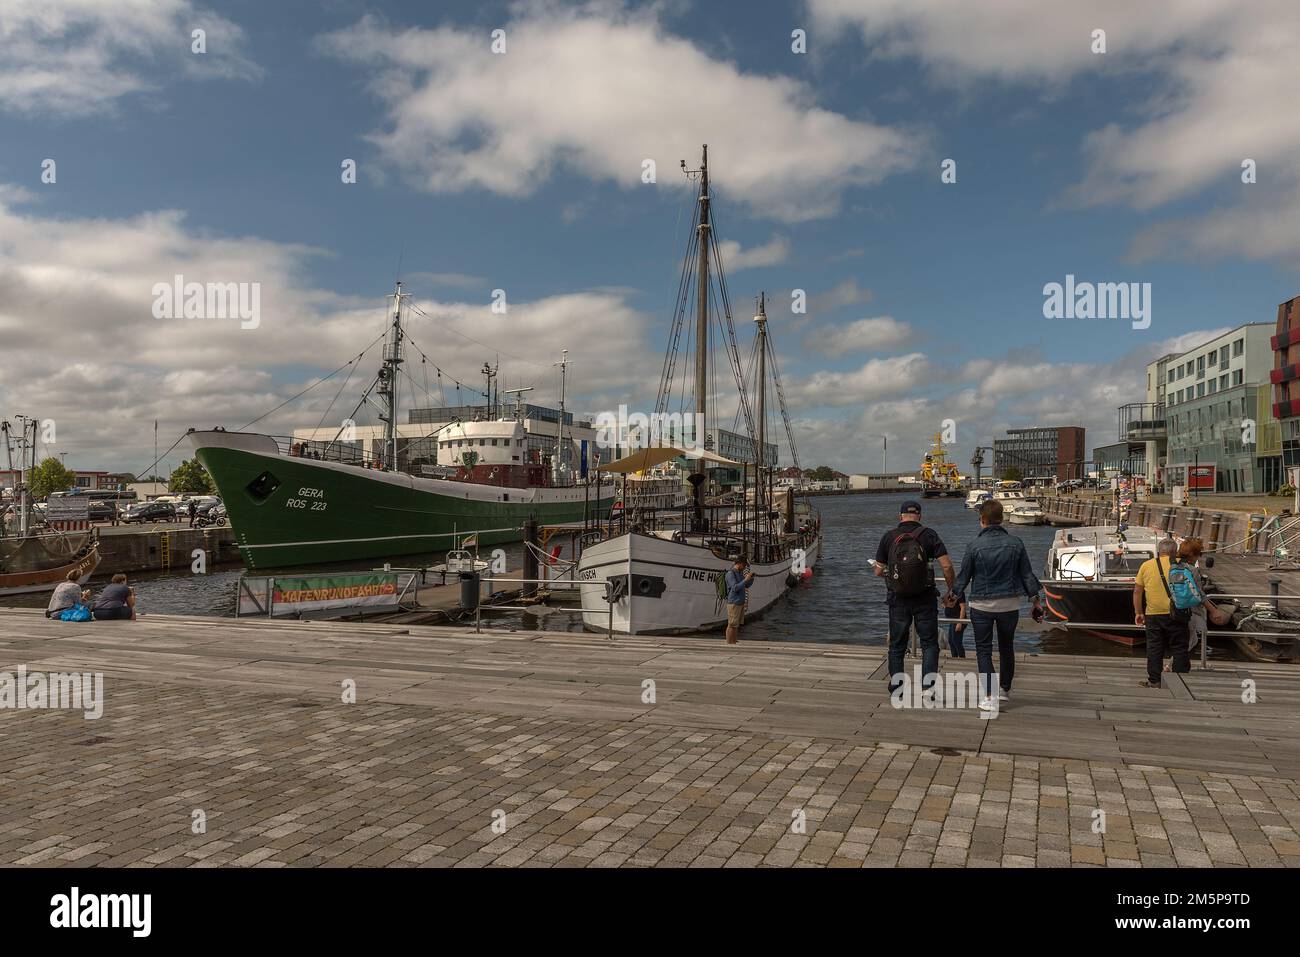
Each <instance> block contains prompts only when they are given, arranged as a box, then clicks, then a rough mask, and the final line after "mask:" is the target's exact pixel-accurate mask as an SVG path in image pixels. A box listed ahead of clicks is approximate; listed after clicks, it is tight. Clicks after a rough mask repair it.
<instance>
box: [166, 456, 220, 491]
mask: <svg viewBox="0 0 1300 957" xmlns="http://www.w3.org/2000/svg"><path fill="white" fill-rule="evenodd" d="M167 491H169V492H177V493H179V494H181V495H211V494H212V493H213V492H214V491H216V486H215V485H213V484H212V476H211V475H209V474H208V470H207V469H205V468H204V467H203V466H202V465H200V464H199V461H198V460H197V459H185V460H184V461H183V462H181V464H180V465H178V466H176V470H175V471H174V472H172V477H171V481H170V482H168V483H167Z"/></svg>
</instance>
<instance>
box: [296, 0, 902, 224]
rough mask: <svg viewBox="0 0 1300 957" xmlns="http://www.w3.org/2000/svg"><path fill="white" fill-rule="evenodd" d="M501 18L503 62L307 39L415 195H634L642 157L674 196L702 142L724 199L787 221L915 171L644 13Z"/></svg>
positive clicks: (543, 7) (428, 39) (893, 139)
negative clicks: (561, 184) (367, 106)
mask: <svg viewBox="0 0 1300 957" xmlns="http://www.w3.org/2000/svg"><path fill="white" fill-rule="evenodd" d="M513 11H514V12H513V15H512V18H511V19H510V20H509V21H508V22H506V23H505V24H504V25H503V26H502V29H503V30H504V31H505V43H506V48H505V52H504V53H493V51H492V49H491V38H490V36H489V34H488V33H487V32H486V31H483V30H479V29H459V28H456V27H451V26H444V27H439V28H436V29H414V28H413V29H399V28H396V27H392V26H389V25H387V24H385V23H383V22H381V21H380V20H378V19H375V18H373V17H367V18H365V19H363V20H361V21H360V22H359V23H357V24H355V25H354V26H352V27H350V28H347V29H344V30H340V31H337V32H334V33H330V34H327V35H325V36H323V37H321V38H320V40H319V45H320V48H321V49H322V50H324V51H326V52H327V53H328V54H329V55H332V56H336V57H339V58H342V59H345V60H348V61H351V62H354V63H356V64H358V65H359V66H360V67H362V68H363V69H365V70H366V71H368V72H369V75H370V89H371V90H372V91H373V93H374V95H375V96H376V97H377V98H378V99H379V100H380V101H381V102H382V103H383V105H384V107H385V109H386V111H387V124H386V127H385V128H384V129H383V130H381V131H379V132H376V133H375V134H373V136H372V139H373V141H374V142H375V143H376V144H377V145H378V147H379V148H380V150H381V151H382V153H383V154H384V156H385V157H386V158H387V159H388V160H390V161H391V162H393V163H395V164H396V165H397V166H399V167H401V168H402V169H404V170H405V171H406V172H407V173H408V174H409V175H410V177H411V178H412V180H413V181H414V182H415V183H417V184H418V185H419V186H420V187H422V188H424V189H427V190H429V191H431V192H459V191H463V190H470V189H482V190H490V191H492V192H496V193H500V194H504V195H508V196H525V195H528V194H531V193H533V192H534V191H535V190H537V188H538V187H539V186H540V185H541V184H542V183H543V182H545V181H546V180H547V179H549V178H550V177H551V176H552V175H553V174H554V173H555V172H556V171H557V169H559V168H565V169H568V170H574V171H577V172H578V173H581V174H583V175H585V176H588V177H591V178H594V179H599V180H607V181H612V182H615V183H618V184H620V185H622V186H625V187H627V188H631V189H644V188H647V187H646V186H645V185H644V184H643V183H642V179H641V177H642V171H643V162H644V161H645V160H647V159H650V160H654V161H655V163H656V165H657V181H658V184H659V186H665V185H667V186H669V187H677V188H680V185H681V184H682V183H684V177H682V176H681V174H680V173H679V172H678V168H677V167H678V161H679V160H681V159H685V160H687V163H688V165H689V166H691V167H694V166H696V165H697V164H698V160H699V156H700V144H702V143H708V144H709V149H710V166H711V169H712V171H713V174H714V182H715V183H716V184H717V185H718V187H719V188H720V189H721V190H722V191H723V192H724V193H726V194H728V195H732V196H735V197H739V198H740V201H742V202H744V203H745V204H746V205H747V206H748V207H749V208H750V210H751V211H752V212H754V213H756V214H758V215H763V216H768V217H774V218H777V219H782V220H787V221H799V220H807V219H812V218H816V217H822V216H827V215H831V214H833V213H834V212H836V211H837V210H838V208H839V206H840V199H841V196H842V194H843V193H844V191H845V190H846V189H848V188H850V187H854V186H869V185H872V184H875V183H879V182H880V181H882V180H883V179H885V178H886V177H888V176H890V175H891V174H894V173H897V172H899V171H901V170H903V169H906V168H908V167H909V166H910V165H911V164H913V163H914V162H915V158H916V156H917V153H918V148H919V144H918V142H917V139H916V138H915V137H914V136H913V135H912V134H910V133H908V132H905V131H900V130H897V129H892V128H889V127H887V126H883V125H881V124H878V123H873V122H870V121H869V120H866V119H861V118H850V117H847V116H844V115H842V114H839V113H836V112H834V111H832V110H828V109H826V108H824V107H821V106H819V105H818V104H817V102H816V98H815V96H814V95H813V92H812V90H811V88H810V87H809V86H808V85H806V84H805V83H803V82H802V81H799V80H796V79H792V78H789V77H784V76H781V75H779V74H775V73H772V72H765V73H751V72H746V71H744V70H742V69H741V68H740V67H739V66H737V65H736V64H734V63H730V62H725V61H722V60H717V59H714V58H712V57H710V56H709V55H708V54H707V53H706V52H705V51H703V50H702V49H701V48H700V47H698V46H697V45H695V44H694V43H692V42H691V41H689V40H686V39H684V38H682V37H679V36H675V35H673V34H671V33H669V32H668V31H667V30H666V29H665V28H664V26H663V25H662V23H661V22H660V21H659V19H658V7H657V6H656V5H650V6H648V7H645V8H641V9H638V10H632V9H629V8H625V7H623V6H621V5H619V4H615V3H592V4H587V5H583V6H581V7H579V8H575V9H566V8H562V7H560V6H559V5H555V4H549V3H540V2H537V3H523V4H518V5H516V6H515V7H514V8H513ZM774 143H779V144H780V148H778V149H774V148H773V144H774Z"/></svg>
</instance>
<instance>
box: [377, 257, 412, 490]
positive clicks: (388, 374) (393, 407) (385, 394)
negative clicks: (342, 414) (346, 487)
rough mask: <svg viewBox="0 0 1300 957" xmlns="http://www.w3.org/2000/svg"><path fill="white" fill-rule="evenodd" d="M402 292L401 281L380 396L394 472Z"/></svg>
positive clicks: (386, 445) (389, 460) (388, 456)
mask: <svg viewBox="0 0 1300 957" xmlns="http://www.w3.org/2000/svg"><path fill="white" fill-rule="evenodd" d="M405 298H407V294H406V293H403V292H402V282H401V280H400V279H399V280H398V282H397V288H396V289H395V290H394V292H393V324H392V326H391V327H390V328H389V335H388V342H387V343H385V345H384V372H385V375H384V382H383V385H382V386H381V387H380V389H379V394H380V396H381V397H382V399H383V404H384V416H383V419H384V458H385V459H387V464H388V467H389V468H390V469H392V470H393V471H396V470H397V408H398V402H397V377H398V373H399V372H400V367H401V365H402V340H403V333H402V300H403V299H405Z"/></svg>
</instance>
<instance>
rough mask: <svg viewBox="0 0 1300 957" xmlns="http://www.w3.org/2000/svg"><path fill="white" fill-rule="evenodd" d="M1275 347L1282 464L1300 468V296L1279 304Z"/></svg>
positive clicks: (1274, 379)
mask: <svg viewBox="0 0 1300 957" xmlns="http://www.w3.org/2000/svg"><path fill="white" fill-rule="evenodd" d="M1269 345H1270V346H1272V349H1273V369H1272V371H1271V372H1270V373H1269V382H1270V383H1271V384H1272V386H1273V415H1274V416H1275V417H1276V418H1277V420H1278V431H1279V432H1280V434H1281V438H1282V466H1283V468H1284V469H1292V468H1300V296H1296V297H1295V298H1294V299H1288V300H1287V301H1286V302H1284V303H1282V304H1281V305H1280V306H1278V307H1277V324H1276V325H1275V326H1274V333H1273V337H1272V339H1271V340H1269Z"/></svg>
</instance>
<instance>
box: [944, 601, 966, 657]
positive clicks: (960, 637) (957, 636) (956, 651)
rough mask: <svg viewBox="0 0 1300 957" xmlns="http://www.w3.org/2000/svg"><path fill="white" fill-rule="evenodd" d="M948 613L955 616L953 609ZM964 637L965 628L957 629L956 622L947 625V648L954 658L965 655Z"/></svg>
mask: <svg viewBox="0 0 1300 957" xmlns="http://www.w3.org/2000/svg"><path fill="white" fill-rule="evenodd" d="M950 614H951V615H953V616H955V615H956V614H957V612H956V611H953V612H951V613H950ZM965 638H966V629H965V628H963V629H962V630H961V631H958V630H957V625H956V624H951V625H949V626H948V650H949V651H951V652H952V656H953V657H954V658H965V657H966V644H965Z"/></svg>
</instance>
